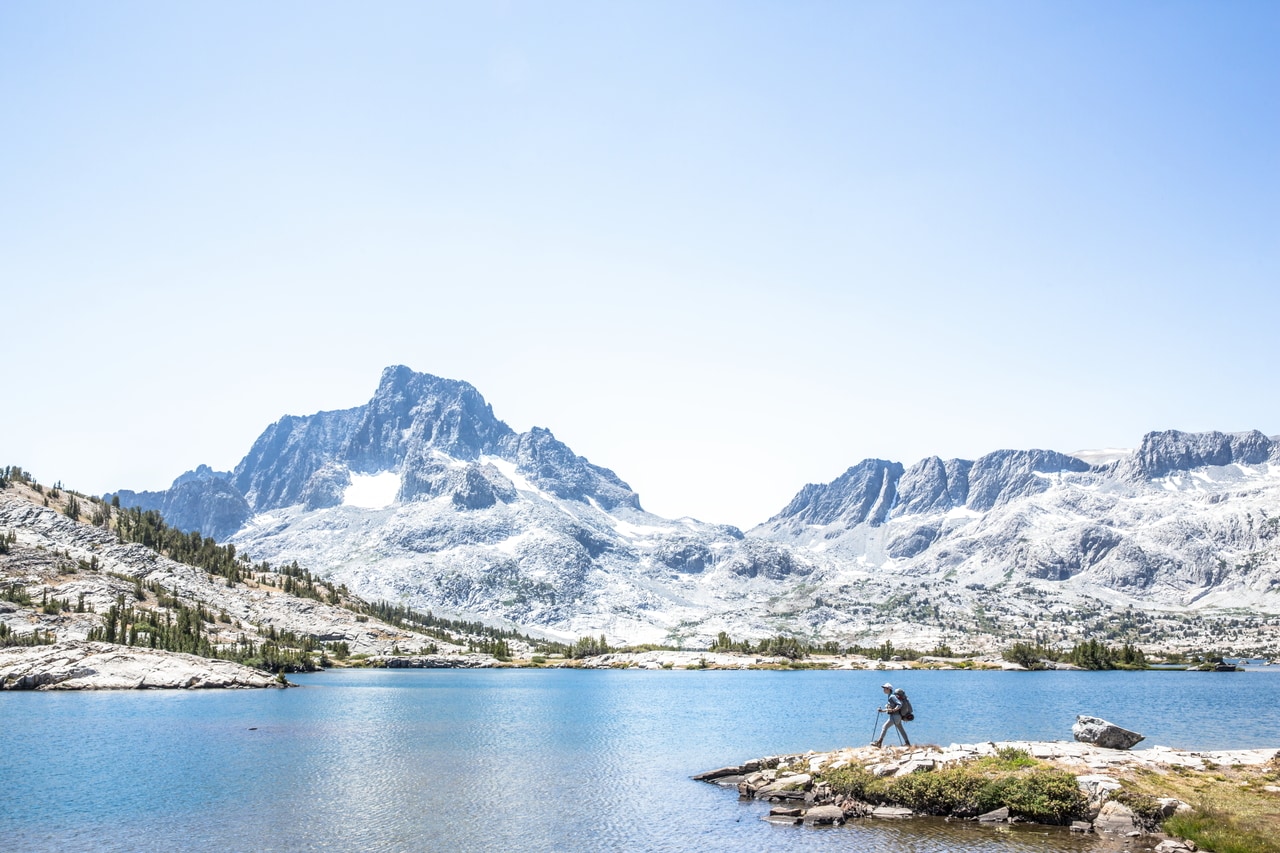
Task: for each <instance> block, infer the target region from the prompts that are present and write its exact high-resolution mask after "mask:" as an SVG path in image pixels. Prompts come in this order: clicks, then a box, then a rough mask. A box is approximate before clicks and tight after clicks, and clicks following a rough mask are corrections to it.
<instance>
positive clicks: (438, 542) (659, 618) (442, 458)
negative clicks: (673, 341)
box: [118, 367, 1280, 649]
mask: <svg viewBox="0 0 1280 853" xmlns="http://www.w3.org/2000/svg"><path fill="white" fill-rule="evenodd" d="M118 497H119V499H120V501H121V503H122V505H124V506H130V505H133V504H138V505H141V506H143V507H146V508H155V509H159V510H161V511H162V512H164V513H165V517H166V518H167V519H168V520H169V521H170V523H172V524H175V525H177V526H180V527H183V528H185V529H189V530H199V531H202V532H203V533H205V534H208V535H213V536H217V537H219V538H220V539H221V538H226V539H227V540H228V541H230V542H233V543H234V544H236V545H237V547H239V548H241V549H242V550H243V551H245V552H246V553H249V554H252V555H253V557H254V559H266V560H270V561H271V562H273V563H278V562H282V561H283V562H287V561H292V560H297V561H298V562H299V563H301V564H303V565H304V566H307V567H308V568H310V569H311V570H313V571H316V572H317V573H319V574H322V575H324V576H327V577H330V578H331V579H332V580H333V581H334V582H335V583H340V584H345V585H346V586H348V587H349V588H350V589H351V590H352V591H353V592H355V593H358V594H360V595H363V596H365V597H367V598H377V599H387V600H393V601H405V602H407V603H409V604H411V605H413V606H415V607H419V608H423V609H426V608H430V609H433V610H435V611H436V612H438V613H439V612H445V613H452V614H458V615H466V616H468V617H470V616H481V617H484V618H486V619H489V620H492V621H502V620H509V622H511V623H515V624H518V625H521V626H526V627H533V628H537V629H541V630H544V631H546V632H548V633H551V634H553V635H556V636H560V637H562V638H564V639H573V638H575V637H578V636H584V635H593V636H594V635H596V634H599V633H605V634H607V636H608V637H609V638H610V640H611V641H615V642H616V641H623V642H665V643H688V644H690V645H697V644H706V643H707V642H708V641H709V640H710V639H711V638H713V637H715V636H716V634H717V633H718V632H720V631H725V632H728V633H729V634H731V635H733V636H736V637H756V638H758V637H761V636H765V635H770V634H774V633H790V634H796V635H800V636H802V637H804V638H807V639H813V640H836V641H838V642H841V643H866V644H869V643H879V642H883V641H885V640H890V641H892V642H894V643H897V644H899V645H903V644H911V645H915V646H917V647H922V648H926V649H927V648H932V647H933V645H935V644H939V643H942V644H951V645H956V646H959V647H963V648H977V649H981V648H983V647H984V645H985V646H991V645H993V644H998V643H1000V642H1004V641H1005V640H1007V639H1008V638H1009V637H1017V638H1020V639H1043V640H1044V641H1046V642H1055V641H1057V642H1068V641H1070V640H1072V639H1073V638H1078V637H1081V636H1101V637H1106V638H1109V639H1121V638H1123V639H1132V640H1137V641H1140V642H1143V643H1146V644H1148V645H1158V644H1162V643H1163V644H1168V645H1171V646H1184V645H1185V646H1198V647H1202V648H1203V647H1204V645H1205V644H1206V643H1207V644H1209V645H1210V646H1211V647H1213V648H1218V647H1220V646H1232V644H1237V645H1236V646H1235V647H1238V648H1250V647H1252V645H1251V644H1256V643H1258V642H1262V641H1263V639H1264V638H1265V637H1266V636H1269V635H1268V632H1269V631H1271V630H1272V628H1273V625H1272V623H1273V622H1274V619H1273V617H1271V616H1270V615H1268V614H1274V613H1277V612H1280V595H1277V591H1278V587H1280V572H1278V571H1277V562H1276V557H1277V548H1276V546H1277V538H1276V533H1277V520H1278V519H1280V450H1277V443H1276V442H1275V441H1273V440H1272V439H1270V438H1268V437H1266V436H1264V435H1262V434H1261V433H1242V434H1231V435H1224V434H1220V433H1204V434H1185V433H1177V432H1164V433H1152V434H1151V435H1148V436H1147V437H1146V438H1145V439H1144V440H1143V442H1142V446H1141V447H1140V448H1139V449H1138V450H1137V451H1132V452H1122V453H1113V454H1110V455H1109V456H1108V455H1101V456H1100V455H1097V454H1094V455H1085V454H1064V453H1060V452H1055V451H1047V450H1030V451H1024V450H1002V451H997V452H995V453H991V454H988V455H986V456H983V457H982V458H980V459H977V460H960V459H952V460H942V459H938V458H931V459H926V460H924V461H921V462H919V463H916V464H915V465H912V466H910V467H909V468H908V467H906V466H904V465H902V464H901V463H897V462H891V461H886V460H878V459H877V460H867V461H864V462H862V463H859V464H858V465H855V466H853V467H852V468H850V469H849V470H848V471H847V472H845V473H844V474H843V475H841V476H840V477H839V478H837V479H836V480H834V481H833V482H831V483H828V484H825V485H820V484H815V485H810V486H806V487H805V488H804V489H802V490H801V491H800V492H799V494H797V495H796V496H795V498H794V499H793V500H792V501H791V502H790V503H789V504H788V505H787V506H786V507H785V508H784V509H783V510H782V511H781V512H780V513H778V515H776V516H775V517H774V518H772V519H770V520H769V521H768V522H766V523H765V524H763V525H760V526H759V527H757V528H756V529H754V530H752V531H750V532H748V533H747V534H744V533H743V532H741V531H739V530H737V529H736V528H733V527H728V526H723V525H710V524H705V523H702V522H698V521H695V520H693V519H687V518H686V519H678V520H672V519H665V518H661V517H658V516H655V515H652V514H649V513H646V512H645V511H644V510H643V508H642V507H641V503H640V500H639V497H638V496H637V495H636V494H635V492H634V491H633V490H632V489H631V488H630V487H629V486H628V485H627V483H626V482H625V481H623V480H622V479H621V478H619V477H618V476H617V475H616V474H614V473H613V472H612V471H610V470H608V469H607V468H603V467H600V466H597V465H594V464H592V463H590V462H589V461H587V460H586V459H583V458H582V457H579V456H577V455H576V454H574V453H573V452H572V451H571V450H570V449H569V448H568V447H566V446H565V445H564V444H563V443H561V442H560V441H558V440H557V439H556V438H555V437H554V436H553V435H552V434H551V432H549V431H548V430H545V429H541V428H535V429H532V430H530V431H528V432H525V433H516V432H515V431H513V430H512V429H511V428H510V427H508V426H507V425H506V424H504V423H503V422H502V421H500V420H498V419H497V418H496V417H495V415H494V414H493V411H492V408H491V407H490V406H489V405H488V404H487V403H486V402H485V401H484V399H483V398H482V397H481V396H480V394H479V393H478V392H477V391H476V390H475V389H474V388H473V387H472V386H470V385H468V384H467V383H465V382H456V381H452V380H447V379H440V378H438V377H434V376H429V375H425V374H419V373H414V372H413V371H410V370H408V369H407V368H404V367H392V368H388V369H387V370H386V371H384V373H383V376H382V380H381V382H380V383H379V385H378V388H377V391H376V392H375V394H374V396H373V398H372V399H371V400H370V401H369V402H368V403H367V404H365V405H363V406H359V407H356V408H352V409H346V410H343V411H338V412H321V413H318V414H315V415H310V416H305V417H295V416H289V417H285V418H282V419H281V420H280V421H278V422H277V423H275V424H273V425H272V426H270V427H269V428H268V429H267V430H266V431H265V432H264V433H263V434H262V436H261V437H260V438H259V439H258V440H257V441H256V442H255V443H254V446H253V447H252V448H251V449H250V451H249V453H248V454H247V455H246V456H245V458H244V459H243V460H241V462H240V464H239V465H237V466H236V468H235V470H233V471H230V472H224V473H219V472H215V471H212V470H210V469H209V468H207V467H199V468H196V469H195V470H194V471H192V472H190V473H189V474H186V475H183V476H182V477H180V478H179V479H178V480H177V481H175V483H174V485H173V487H172V488H171V489H169V490H166V491H164V492H157V493H133V492H124V491H122V492H119V493H118ZM1240 644H1243V645H1240Z"/></svg>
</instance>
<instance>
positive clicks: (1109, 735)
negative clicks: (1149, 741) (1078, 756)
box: [1071, 714, 1143, 749]
mask: <svg viewBox="0 0 1280 853" xmlns="http://www.w3.org/2000/svg"><path fill="white" fill-rule="evenodd" d="M1071 734H1072V736H1074V737H1075V739H1076V740H1078V741H1080V742H1081V743H1089V744H1093V745H1094V746H1100V747H1103V748H1104V749H1129V748H1131V747H1132V746H1134V745H1135V744H1136V743H1138V742H1139V741H1141V740H1142V739H1143V736H1142V735H1140V734H1138V733H1137V732H1131V731H1129V730H1128V729H1125V728H1121V727H1120V726H1117V725H1116V724H1115V723H1109V722H1107V721H1106V720H1103V719H1100V718H1099V717H1089V716H1086V715H1084V714H1081V715H1080V716H1078V717H1076V723H1075V725H1074V726H1072V727H1071Z"/></svg>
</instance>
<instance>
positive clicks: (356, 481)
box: [342, 471, 400, 509]
mask: <svg viewBox="0 0 1280 853" xmlns="http://www.w3.org/2000/svg"><path fill="white" fill-rule="evenodd" d="M399 491H400V475H399V474H397V473H396V472H394V471H382V472H380V473H378V474H352V475H351V485H349V486H347V487H346V489H344V490H343V492H342V505H343V506H353V507H360V508H361V509H385V508H386V507H389V506H391V505H392V504H393V503H395V502H396V495H397V494H398V493H399Z"/></svg>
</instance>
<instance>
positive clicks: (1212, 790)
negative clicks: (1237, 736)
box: [693, 741, 1280, 853]
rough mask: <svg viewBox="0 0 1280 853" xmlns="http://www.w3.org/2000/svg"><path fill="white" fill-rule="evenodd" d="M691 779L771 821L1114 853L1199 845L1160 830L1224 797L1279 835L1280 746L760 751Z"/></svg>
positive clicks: (1057, 744)
mask: <svg viewBox="0 0 1280 853" xmlns="http://www.w3.org/2000/svg"><path fill="white" fill-rule="evenodd" d="M693 778H694V779H695V780H698V781H703V782H710V783H713V784H716V785H721V786H725V787H730V788H733V789H735V790H736V791H737V792H738V795H739V797H740V798H741V799H743V800H757V801H763V802H767V803H770V804H772V808H771V809H770V811H769V813H768V814H767V815H765V816H764V818H763V819H765V820H767V821H769V822H771V823H777V824H787V825H792V824H794V825H807V826H822V825H841V824H844V823H846V822H847V821H851V820H855V819H873V820H874V819H881V820H899V819H903V818H910V817H913V816H923V815H932V816H942V817H946V818H948V819H968V820H974V821H980V822H984V823H1000V822H1022V821H1025V822H1041V823H1050V824H1058V825H1062V826H1069V827H1070V829H1071V830H1072V831H1075V832H1083V833H1097V834H1098V835H1099V836H1102V837H1103V839H1105V840H1107V841H1109V842H1111V845H1112V847H1111V849H1117V850H1118V849H1125V850H1143V849H1145V850H1155V851H1160V853H1170V851H1179V850H1195V849H1197V848H1196V846H1195V844H1194V842H1191V841H1187V840H1185V839H1180V838H1176V837H1171V836H1169V835H1167V834H1165V833H1163V832H1161V827H1162V826H1163V825H1165V823H1164V822H1165V821H1167V820H1169V819H1170V818H1173V817H1174V816H1182V817H1186V818H1188V819H1192V818H1193V817H1194V816H1195V815H1196V813H1197V810H1198V809H1201V808H1204V803H1205V802H1206V801H1207V800H1210V799H1213V798H1215V797H1220V796H1224V797H1227V798H1228V799H1227V800H1221V802H1224V803H1229V804H1238V803H1241V802H1243V801H1244V800H1249V801H1250V802H1252V803H1253V804H1255V805H1256V804H1257V803H1261V804H1262V808H1261V809H1255V808H1254V807H1253V806H1250V807H1249V808H1248V811H1250V812H1251V813H1254V812H1256V813H1259V814H1260V815H1261V823H1259V822H1258V821H1256V820H1255V821H1254V822H1253V823H1252V824H1251V825H1250V826H1251V827H1253V828H1255V829H1257V831H1260V832H1268V831H1271V830H1273V829H1274V823H1272V821H1275V820H1277V819H1280V817H1278V816H1277V811H1278V810H1277V808H1276V805H1277V802H1278V801H1280V749H1277V748H1274V747H1270V748H1265V749H1239V750H1212V751H1191V750H1179V749H1170V748H1168V747H1163V746H1152V747H1149V748H1146V749H1142V750H1124V749H1108V748H1105V747H1100V746H1096V745H1093V744H1088V743H1078V742H1071V741H1051V742H1043V741H1001V742H987V743H976V744H951V745H949V746H946V747H940V746H934V745H924V746H912V747H884V748H878V747H874V746H864V747H856V748H854V747H851V748H844V749H838V750H834V751H831V752H808V753H804V754H797V755H777V756H769V757H764V758H757V759H753V760H751V761H747V762H744V763H742V764H739V765H733V766H728V767H722V768H720V769H717V770H712V771H709V772H706V773H702V774H699V775H697V776H695V777H693ZM1188 801H1194V802H1196V803H1197V805H1196V806H1195V807H1193V806H1192V805H1191V804H1190V803H1189V802H1188ZM1254 816H1255V817H1256V816H1257V814H1255V815H1254ZM1245 831H1246V832H1247V831H1250V830H1249V828H1248V827H1246V830H1245ZM1201 849H1205V848H1203V847H1202V848H1201ZM1238 849H1245V848H1238ZM1249 849H1253V848H1249ZM1257 849H1260V850H1261V849H1270V848H1257Z"/></svg>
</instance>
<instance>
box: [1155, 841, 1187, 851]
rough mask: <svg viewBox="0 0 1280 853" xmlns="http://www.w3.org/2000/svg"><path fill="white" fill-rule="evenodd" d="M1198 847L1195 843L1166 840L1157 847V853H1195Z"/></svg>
mask: <svg viewBox="0 0 1280 853" xmlns="http://www.w3.org/2000/svg"><path fill="white" fill-rule="evenodd" d="M1196 849H1197V848H1196V845H1195V842H1194V841H1186V840H1183V839H1181V838H1166V839H1165V840H1164V841H1161V842H1160V843H1159V844H1157V845H1156V846H1155V853H1184V851H1186V853H1195V850H1196Z"/></svg>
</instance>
